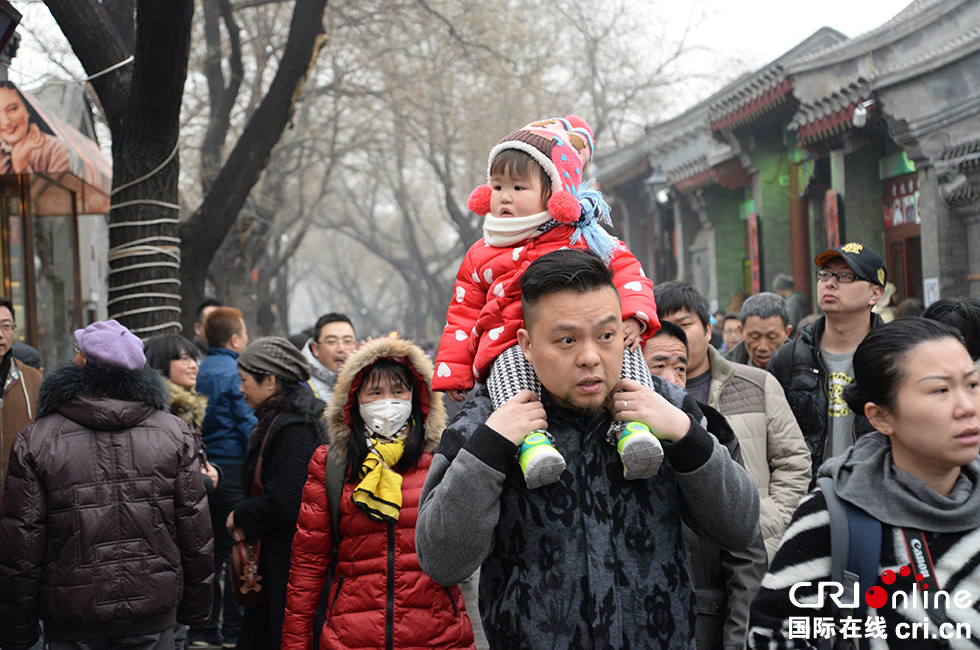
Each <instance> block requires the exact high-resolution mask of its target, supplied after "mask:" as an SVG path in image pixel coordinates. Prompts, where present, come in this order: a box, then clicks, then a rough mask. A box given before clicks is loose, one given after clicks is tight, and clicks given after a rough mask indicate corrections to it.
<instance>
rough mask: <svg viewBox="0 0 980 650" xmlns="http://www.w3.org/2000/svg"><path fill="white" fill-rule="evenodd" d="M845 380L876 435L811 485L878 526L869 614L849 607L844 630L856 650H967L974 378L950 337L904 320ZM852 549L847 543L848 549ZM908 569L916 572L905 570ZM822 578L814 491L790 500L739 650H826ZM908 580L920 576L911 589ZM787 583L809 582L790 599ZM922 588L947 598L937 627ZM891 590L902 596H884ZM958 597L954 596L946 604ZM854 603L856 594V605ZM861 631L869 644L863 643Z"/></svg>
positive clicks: (851, 400) (978, 614)
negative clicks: (825, 479)
mask: <svg viewBox="0 0 980 650" xmlns="http://www.w3.org/2000/svg"><path fill="white" fill-rule="evenodd" d="M854 374H855V380H854V383H852V384H850V385H849V386H848V387H847V388H846V389H845V393H844V397H845V399H846V400H847V403H848V406H850V408H851V410H853V411H854V412H855V413H863V414H864V415H865V416H866V417H867V418H868V420H869V421H870V422H871V424H872V425H873V426H874V427H875V429H876V430H877V431H876V432H874V433H871V434H868V435H866V436H864V437H862V438H861V439H859V440H858V442H857V443H856V444H855V445H854V446H853V447H852V448H851V449H850V450H849V451H848V452H847V453H846V454H844V455H843V456H840V457H837V458H834V459H831V460H830V461H828V462H827V463H825V464H824V465H823V466H822V467H821V468H820V475H821V476H830V477H832V478H833V482H834V492H835V493H836V495H837V496H838V497H839V499H840V500H842V501H845V502H847V503H850V504H853V505H855V506H858V507H859V508H860V509H862V510H864V511H865V512H867V513H868V514H869V515H871V517H873V518H875V519H877V520H878V521H880V522H881V524H882V526H881V549H880V566H879V567H878V568H879V571H878V581H877V582H876V584H875V591H874V593H875V595H876V596H877V602H873V604H875V605H878V604H880V606H879V607H877V609H875V608H873V607H868V609H867V610H863V609H859V610H858V612H864V614H863V615H862V614H861V613H858V614H855V615H854V616H855V618H860V621H858V622H857V623H854V622H852V623H851V624H850V626H849V629H848V630H847V632H848V634H847V636H850V637H851V640H852V643H854V644H855V645H856V646H857V647H860V648H869V649H874V648H915V649H917V650H918V649H920V648H923V649H925V648H941V647H951V648H978V647H980V461H978V459H977V455H978V452H980V378H978V374H977V369H976V368H975V367H974V365H973V362H972V360H971V359H970V356H969V354H968V353H967V351H966V348H965V346H964V345H963V341H962V338H961V337H960V335H959V333H958V332H956V331H955V330H953V329H951V328H949V327H947V326H945V325H943V324H941V323H937V322H934V321H926V320H924V319H920V318H909V319H899V320H896V321H893V322H891V323H888V324H887V325H884V326H882V327H878V328H876V329H874V330H872V331H871V333H870V334H869V335H868V336H867V337H866V338H865V340H864V342H862V343H861V345H860V346H858V348H857V351H856V352H855V354H854ZM863 541H864V540H862V539H861V538H860V536H858V538H855V537H854V536H852V537H851V544H861V543H862V542H863ZM917 566H918V567H919V568H924V569H925V571H918V572H917V571H915V570H914V569H915V568H916V567H917ZM903 567H912V569H913V570H911V571H910V570H909V569H904V570H903ZM889 572H890V573H889ZM830 573H831V541H830V517H829V515H828V511H827V504H826V500H825V498H824V495H823V493H822V492H821V490H820V489H819V488H818V489H817V490H815V491H814V492H812V493H810V494H809V495H808V496H806V497H805V498H804V499H803V500H802V501H801V502H800V505H799V507H798V508H797V511H796V513H795V514H794V516H793V520H792V522H791V523H790V525H789V528H788V529H787V530H786V534H785V535H784V536H783V540H782V543H781V544H780V546H779V550H778V551H777V553H776V557H775V558H774V560H773V563H772V566H771V567H770V570H769V572H768V573H767V574H766V576H765V578H764V579H763V582H762V589H761V590H760V592H759V594H758V596H757V597H756V599H755V601H754V602H753V604H752V609H751V616H750V622H749V641H748V645H749V648H776V649H780V648H810V647H818V646H820V645H821V642H822V641H824V647H830V645H829V644H828V643H827V642H826V641H825V639H826V638H827V637H828V636H829V634H828V633H827V629H826V626H823V625H821V624H820V619H822V618H823V617H828V616H836V617H837V619H838V620H836V622H835V624H834V628H835V637H834V638H835V639H838V640H839V639H841V636H842V634H841V632H842V620H841V619H842V617H843V616H846V613H837V610H835V609H833V608H832V605H831V602H830V599H829V598H826V597H825V598H823V606H822V607H821V606H820V602H821V596H820V587H819V583H820V582H825V583H826V582H830V581H831V577H830ZM917 573H920V574H923V575H920V576H919V579H918V582H917V575H916V574H917ZM927 576H929V577H927ZM799 583H810V584H809V585H805V586H804V585H800V586H797V587H796V588H795V589H794V585H799ZM913 587H915V591H916V592H917V594H918V599H916V598H914V597H913V591H914V590H913ZM924 588H927V589H928V590H929V593H930V594H935V593H936V592H937V591H938V590H941V591H943V592H946V593H947V594H949V595H950V598H949V606H948V607H947V608H946V612H945V614H944V616H940V617H939V621H940V623H943V622H945V623H948V624H949V625H945V626H944V628H943V629H940V627H939V624H937V623H936V622H934V619H932V618H930V616H929V612H928V611H927V610H926V609H925V608H924V607H923V604H922V593H923V589H924ZM824 592H825V594H826V593H827V590H826V589H825V590H824ZM896 592H904V593H905V594H907V596H908V598H904V597H902V596H901V595H899V596H898V597H896V596H895V594H896ZM958 592H965V594H966V595H964V594H960V595H959V597H956V595H957V594H958ZM852 599H853V593H847V594H844V596H843V597H842V600H843V601H844V602H845V603H846V602H850V601H851V600H852ZM871 600H872V601H875V600H876V599H875V598H872V599H871ZM794 601H795V604H794ZM865 602H866V601H865V600H864V595H863V594H862V600H861V604H862V606H863V605H864V603H865ZM800 605H803V606H800ZM807 605H809V607H807ZM933 614H934V615H935V612H933ZM869 620H870V621H872V622H873V623H874V625H869V624H868V621H869ZM916 626H917V627H916ZM821 627H823V629H822V630H819V631H818V630H815V628H821ZM872 628H877V629H876V631H877V632H878V633H879V634H878V635H877V636H874V635H872V634H870V633H871V632H872ZM940 636H943V637H945V638H939V637H940Z"/></svg>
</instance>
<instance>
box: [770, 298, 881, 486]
mask: <svg viewBox="0 0 980 650" xmlns="http://www.w3.org/2000/svg"><path fill="white" fill-rule="evenodd" d="M882 324H884V321H883V320H881V316H879V315H878V314H874V313H873V314H871V327H872V328H874V327H877V326H878V325H882ZM826 325H827V317H826V316H821V317H820V319H819V320H817V321H816V322H814V323H811V324H810V325H807V326H806V327H804V328H803V329H801V330H800V336H799V337H798V338H796V339H793V340H791V341H786V343H784V344H783V346H782V347H781V348H779V349H778V350H776V352H775V354H773V355H772V358H771V359H769V365H768V366H767V367H766V370H768V371H769V372H771V373H772V374H773V375H775V376H776V379H778V380H779V383H780V384H782V386H783V392H785V393H786V401H788V402H789V406H790V408H791V409H793V415H795V416H796V421H797V423H798V424H799V425H800V429H801V430H802V431H803V438H804V439H805V440H806V445H807V447H809V448H810V458H811V460H812V461H813V472H812V474H811V477H812V478H811V480H810V487H811V488H812V487H813V486H814V485H816V483H817V468H818V467H820V464H821V463H823V461H824V453H825V452H826V447H827V409H828V405H829V402H830V397H829V395H828V394H827V366H825V365H824V364H823V358H822V355H821V353H820V337H822V336H823V331H824V328H825V327H826ZM871 431H874V427H872V426H871V423H870V422H868V420H867V418H865V417H864V415H863V414H861V413H855V414H854V439H855V440H857V439H858V438H859V437H860V436H863V435H864V434H866V433H870V432H871Z"/></svg>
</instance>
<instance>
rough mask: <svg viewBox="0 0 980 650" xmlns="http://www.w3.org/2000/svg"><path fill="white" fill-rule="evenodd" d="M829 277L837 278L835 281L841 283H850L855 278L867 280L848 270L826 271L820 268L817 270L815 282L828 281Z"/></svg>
mask: <svg viewBox="0 0 980 650" xmlns="http://www.w3.org/2000/svg"><path fill="white" fill-rule="evenodd" d="M830 278H837V281H838V282H839V283H841V284H850V283H852V282H854V281H855V280H861V281H862V282H867V280H865V279H864V278H862V277H860V276H858V275H855V274H854V273H851V272H850V271H841V272H840V273H834V272H833V271H828V270H826V269H820V270H819V271H817V282H830Z"/></svg>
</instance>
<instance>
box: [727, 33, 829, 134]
mask: <svg viewBox="0 0 980 650" xmlns="http://www.w3.org/2000/svg"><path fill="white" fill-rule="evenodd" d="M846 40H847V37H846V36H844V35H843V34H841V33H840V32H838V31H836V30H834V29H830V28H828V27H822V28H820V29H819V30H817V31H816V32H814V33H813V34H812V35H810V37H809V38H807V39H806V40H804V41H803V42H802V43H800V44H799V45H797V46H796V47H794V48H793V49H792V50H790V51H789V52H786V53H785V54H783V55H782V56H780V57H779V58H778V59H776V60H775V61H773V62H772V63H771V64H769V65H768V66H765V67H763V68H762V69H760V70H759V71H757V72H756V73H754V74H752V75H748V76H747V77H746V78H745V80H744V81H742V82H741V83H738V84H735V85H734V87H733V88H731V89H730V90H729V91H728V92H727V93H725V94H724V95H723V96H721V97H720V98H719V99H718V100H717V101H715V102H714V103H712V105H711V110H710V121H711V128H712V130H713V131H726V130H730V129H734V128H738V127H740V126H744V125H746V124H749V123H751V122H753V121H755V120H757V119H759V118H760V117H763V116H765V115H767V114H769V113H771V112H773V111H774V110H775V109H776V108H778V107H779V106H781V105H782V104H784V103H785V102H787V101H788V100H790V99H792V91H793V80H792V78H791V77H790V76H789V75H788V74H787V67H788V66H789V65H790V64H791V63H792V62H794V61H798V60H800V59H801V58H802V57H805V56H807V55H808V54H811V53H813V52H819V51H823V50H824V49H826V48H828V47H831V46H833V45H835V44H838V43H840V42H842V41H846Z"/></svg>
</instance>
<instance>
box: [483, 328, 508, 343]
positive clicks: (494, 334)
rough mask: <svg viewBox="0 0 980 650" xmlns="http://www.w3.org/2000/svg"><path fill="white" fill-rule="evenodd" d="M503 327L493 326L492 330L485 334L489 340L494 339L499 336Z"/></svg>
mask: <svg viewBox="0 0 980 650" xmlns="http://www.w3.org/2000/svg"><path fill="white" fill-rule="evenodd" d="M503 331H504V328H503V327H494V328H493V329H492V330H490V331H488V332H487V336H489V337H490V340H491V341H496V340H497V339H499V338H500V335H501V333H503Z"/></svg>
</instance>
